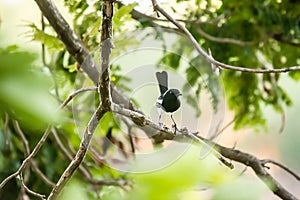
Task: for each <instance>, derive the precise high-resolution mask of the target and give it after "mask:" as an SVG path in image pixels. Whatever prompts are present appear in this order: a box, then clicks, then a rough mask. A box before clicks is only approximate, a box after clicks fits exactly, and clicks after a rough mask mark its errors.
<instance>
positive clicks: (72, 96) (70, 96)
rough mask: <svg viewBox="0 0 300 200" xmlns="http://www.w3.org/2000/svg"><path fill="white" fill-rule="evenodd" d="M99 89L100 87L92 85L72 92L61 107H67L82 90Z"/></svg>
mask: <svg viewBox="0 0 300 200" xmlns="http://www.w3.org/2000/svg"><path fill="white" fill-rule="evenodd" d="M97 89H98V87H96V86H91V87H86V88H81V89H79V90H76V91H75V92H73V93H72V94H70V95H69V96H68V98H67V99H66V100H65V101H64V102H63V103H62V104H61V105H60V107H59V108H63V107H65V106H66V105H67V104H68V103H69V102H70V101H71V100H72V99H73V98H74V97H75V96H76V95H78V94H80V93H82V92H86V91H97Z"/></svg>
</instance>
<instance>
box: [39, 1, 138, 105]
mask: <svg viewBox="0 0 300 200" xmlns="http://www.w3.org/2000/svg"><path fill="white" fill-rule="evenodd" d="M35 1H36V3H37V5H38V6H39V8H40V10H41V12H42V13H43V15H44V16H45V17H46V18H47V20H48V21H49V23H50V25H51V26H52V27H53V28H54V30H55V31H56V33H57V35H58V38H59V39H60V40H61V41H62V42H63V43H64V44H65V46H66V49H67V51H68V52H69V53H70V54H71V55H72V56H73V57H74V59H75V60H76V61H77V62H78V64H79V65H80V67H81V69H82V70H83V71H84V72H85V73H86V74H87V75H88V76H89V78H90V79H91V80H92V81H93V82H94V84H95V85H97V84H98V83H99V74H100V73H99V71H98V68H97V66H96V63H95V62H94V60H93V58H92V56H91V55H90V54H89V52H88V50H87V48H86V47H85V46H84V45H83V43H82V42H81V41H80V40H79V39H78V37H77V36H76V34H75V33H74V31H73V30H72V29H71V27H70V26H69V24H68V23H67V22H66V20H65V19H64V18H63V16H62V15H61V14H60V12H59V10H58V9H57V7H56V6H55V5H54V3H53V2H52V1H51V0H35ZM111 95H112V99H113V101H114V102H115V103H118V104H122V105H123V106H124V107H126V108H128V109H131V110H137V108H135V107H134V105H133V104H132V103H131V101H130V100H129V98H128V97H126V96H125V95H124V94H123V93H122V92H121V91H120V90H119V89H118V88H117V87H116V86H114V85H113V84H111Z"/></svg>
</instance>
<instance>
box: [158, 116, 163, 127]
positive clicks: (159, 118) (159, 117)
mask: <svg viewBox="0 0 300 200" xmlns="http://www.w3.org/2000/svg"><path fill="white" fill-rule="evenodd" d="M160 120H161V114H159V116H158V125H159V126H160V127H162V126H163V123H161V122H160Z"/></svg>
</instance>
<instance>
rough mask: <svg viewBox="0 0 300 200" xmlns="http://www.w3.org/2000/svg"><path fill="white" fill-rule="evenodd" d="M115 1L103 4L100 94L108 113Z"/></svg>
mask: <svg viewBox="0 0 300 200" xmlns="http://www.w3.org/2000/svg"><path fill="white" fill-rule="evenodd" d="M113 11H114V7H113V1H103V3H102V25H101V43H100V55H101V56H100V63H101V70H100V72H101V73H100V77H99V94H100V97H101V104H102V106H103V107H104V109H106V110H107V111H110V110H111V109H110V107H111V102H112V101H111V93H110V70H109V66H110V54H111V49H112V48H113V43H112V31H113V30H112V17H113Z"/></svg>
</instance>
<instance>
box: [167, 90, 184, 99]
mask: <svg viewBox="0 0 300 200" xmlns="http://www.w3.org/2000/svg"><path fill="white" fill-rule="evenodd" d="M170 93H171V94H174V95H175V96H176V97H179V96H181V95H182V94H181V92H180V91H179V90H178V89H170Z"/></svg>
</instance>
